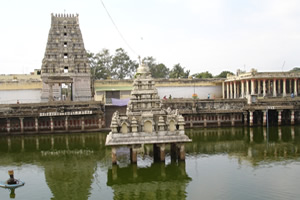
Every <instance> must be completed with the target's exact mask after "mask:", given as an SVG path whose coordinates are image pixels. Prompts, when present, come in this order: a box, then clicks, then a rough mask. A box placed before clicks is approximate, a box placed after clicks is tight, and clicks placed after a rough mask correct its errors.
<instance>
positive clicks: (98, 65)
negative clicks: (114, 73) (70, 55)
mask: <svg viewBox="0 0 300 200" xmlns="http://www.w3.org/2000/svg"><path fill="white" fill-rule="evenodd" d="M88 59H89V62H90V66H91V74H92V77H93V78H94V79H107V78H109V77H110V76H111V71H110V70H111V65H112V56H111V55H110V53H109V50H108V49H102V51H100V52H99V53H97V54H94V53H91V52H88Z"/></svg>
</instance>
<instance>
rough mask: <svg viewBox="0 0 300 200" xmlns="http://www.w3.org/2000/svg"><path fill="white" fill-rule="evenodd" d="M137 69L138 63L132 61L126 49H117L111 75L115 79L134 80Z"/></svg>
mask: <svg viewBox="0 0 300 200" xmlns="http://www.w3.org/2000/svg"><path fill="white" fill-rule="evenodd" d="M137 68H138V64H137V62H136V61H132V60H131V59H130V57H129V56H128V55H127V52H125V51H124V49H122V48H119V49H116V52H115V55H114V56H113V59H112V66H111V74H112V78H113V79H125V78H132V77H133V76H134V73H135V72H136V69H137Z"/></svg>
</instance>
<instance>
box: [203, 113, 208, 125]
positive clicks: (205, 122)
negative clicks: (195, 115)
mask: <svg viewBox="0 0 300 200" xmlns="http://www.w3.org/2000/svg"><path fill="white" fill-rule="evenodd" d="M203 126H204V127H206V126H207V115H204V124H203Z"/></svg>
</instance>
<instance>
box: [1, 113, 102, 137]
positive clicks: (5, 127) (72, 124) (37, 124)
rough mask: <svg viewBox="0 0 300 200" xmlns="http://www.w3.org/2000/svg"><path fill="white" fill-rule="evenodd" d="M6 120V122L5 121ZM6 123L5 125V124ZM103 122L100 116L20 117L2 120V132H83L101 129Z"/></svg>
mask: <svg viewBox="0 0 300 200" xmlns="http://www.w3.org/2000/svg"><path fill="white" fill-rule="evenodd" d="M4 120H5V121H4ZM3 121H4V123H3ZM102 125H103V120H102V118H101V117H99V116H96V115H95V116H92V117H90V116H89V117H85V116H78V117H71V116H60V117H54V116H50V117H42V118H39V117H34V118H33V117H29V118H24V117H19V118H7V119H2V123H1V131H2V132H7V133H11V132H14V131H18V132H20V133H24V132H36V133H38V132H40V131H49V132H55V131H56V130H64V131H70V130H81V131H84V130H85V129H90V128H96V129H101V128H102Z"/></svg>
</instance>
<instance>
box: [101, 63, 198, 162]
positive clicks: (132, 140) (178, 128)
mask: <svg viewBox="0 0 300 200" xmlns="http://www.w3.org/2000/svg"><path fill="white" fill-rule="evenodd" d="M135 77H136V78H135V79H134V82H133V89H132V91H131V97H130V101H129V103H128V105H127V112H126V115H121V114H119V112H118V111H116V112H115V113H114V114H113V117H112V120H111V126H110V127H111V132H110V133H109V134H108V135H107V137H106V143H105V145H106V146H110V147H111V148H112V150H111V152H112V163H113V164H116V163H117V154H116V151H117V148H118V147H122V146H127V147H129V148H130V154H131V155H130V159H131V162H132V163H136V162H137V152H138V151H139V149H140V148H141V147H142V146H143V145H144V144H148V145H149V144H150V145H153V153H154V160H155V161H156V160H157V161H163V162H164V161H165V149H166V145H170V150H171V158H172V159H178V160H185V148H184V144H185V143H186V142H191V141H192V140H191V139H189V137H188V136H187V135H185V133H184V124H185V121H184V118H183V116H182V115H180V114H179V112H178V110H171V109H170V108H168V109H162V108H161V100H160V98H159V96H158V92H157V89H156V87H155V82H154V80H153V78H152V77H151V73H150V70H149V67H148V66H147V65H145V64H144V63H141V64H140V66H139V67H138V69H137V73H136V75H135Z"/></svg>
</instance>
